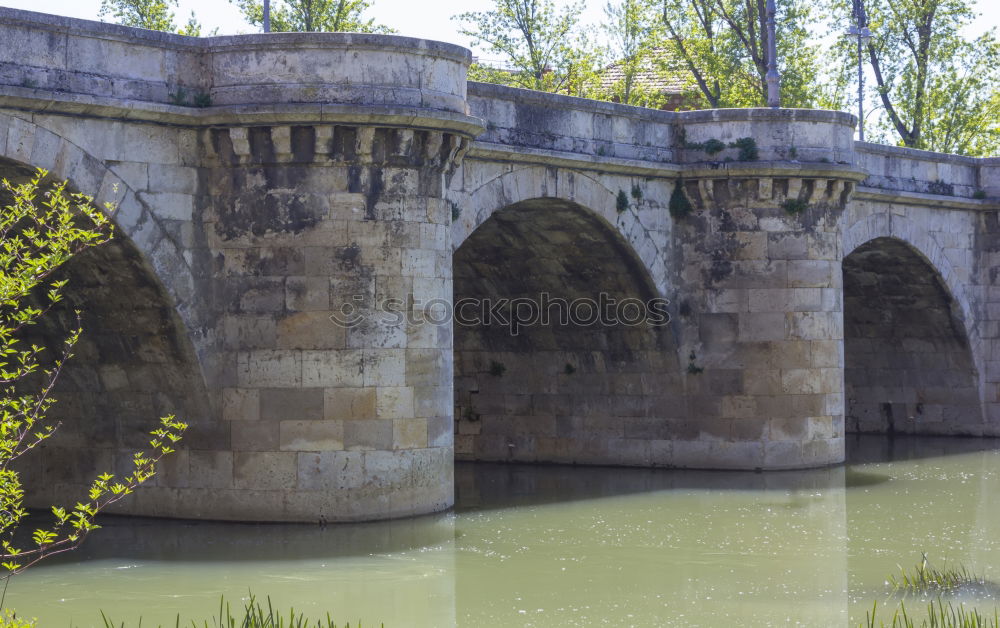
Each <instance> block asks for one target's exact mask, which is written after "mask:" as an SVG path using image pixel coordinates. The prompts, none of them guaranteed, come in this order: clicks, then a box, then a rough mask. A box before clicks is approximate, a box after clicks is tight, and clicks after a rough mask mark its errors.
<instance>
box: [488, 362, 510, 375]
mask: <svg viewBox="0 0 1000 628" xmlns="http://www.w3.org/2000/svg"><path fill="white" fill-rule="evenodd" d="M506 372H507V367H506V366H504V365H503V362H497V361H496V360H491V361H490V375H492V376H493V377H503V374H504V373H506Z"/></svg>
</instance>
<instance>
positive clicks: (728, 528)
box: [6, 437, 1000, 628]
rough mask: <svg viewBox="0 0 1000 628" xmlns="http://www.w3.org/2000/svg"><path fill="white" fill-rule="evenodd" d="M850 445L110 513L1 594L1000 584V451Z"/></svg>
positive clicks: (765, 589)
mask: <svg viewBox="0 0 1000 628" xmlns="http://www.w3.org/2000/svg"><path fill="white" fill-rule="evenodd" d="M849 456H850V462H849V464H847V465H845V466H840V467H834V468H827V469H820V470H811V471H801V472H800V471H795V472H775V473H731V472H696V471H668V470H646V469H621V468H588V467H557V466H527V465H511V466H507V465H494V464H460V465H458V467H457V468H456V492H457V505H456V508H455V510H454V511H453V512H450V513H445V514H441V515H435V516H428V517H420V518H415V519H408V520H400V521H391V522H382V523H371V524H359V525H353V524H352V525H330V526H327V527H324V528H321V527H319V526H314V525H251V524H243V525H235V524H217V523H203V522H187V521H161V520H149V519H129V518H109V519H107V520H105V521H104V526H105V527H104V528H103V529H101V530H99V531H97V532H95V533H94V534H93V535H92V537H91V538H90V539H88V541H87V543H86V544H85V546H84V547H83V548H81V549H80V550H79V551H77V552H76V553H74V554H72V555H67V557H66V558H64V559H61V560H54V561H52V562H51V563H49V564H42V565H39V566H37V567H35V568H33V569H32V570H31V571H29V572H27V573H25V574H24V575H23V576H19V577H18V578H16V579H14V580H13V581H12V583H11V585H10V588H9V590H8V592H7V599H6V603H7V606H12V607H14V608H16V609H18V610H19V612H20V614H22V615H27V616H36V617H38V619H39V621H40V626H42V627H43V628H48V627H61V626H67V627H68V626H81V627H83V626H103V622H102V621H101V617H100V612H99V611H100V610H103V611H104V612H105V613H107V614H108V615H109V616H111V617H113V618H114V619H115V620H116V621H117V622H119V624H120V623H121V622H122V621H125V622H126V625H128V626H135V625H137V623H138V621H137V620H138V618H139V617H140V616H141V617H142V625H143V626H156V625H157V624H160V623H162V624H164V625H170V626H173V625H174V620H175V617H176V616H177V615H178V614H180V616H181V618H182V620H183V621H188V622H189V620H190V619H194V618H201V619H205V618H209V617H211V616H212V614H213V613H215V612H216V611H217V609H218V603H219V597H220V595H223V594H224V595H225V596H226V597H227V598H229V599H230V600H232V601H234V602H235V603H237V604H240V603H241V600H242V599H244V598H245V597H246V595H247V593H248V591H253V592H254V593H256V594H257V595H258V596H262V597H263V596H270V597H271V599H272V601H273V603H274V604H275V605H276V606H280V607H284V608H288V607H290V606H294V607H295V609H296V610H302V611H305V612H307V613H309V614H312V615H315V616H321V615H325V614H326V612H327V611H330V613H331V615H332V616H333V617H334V618H335V619H337V620H338V622H346V621H350V622H351V625H352V626H355V625H356V624H355V622H356V621H357V620H358V619H361V620H362V621H363V625H364V626H377V625H379V624H380V623H384V624H385V626H386V627H387V628H396V627H417V628H421V627H435V628H436V627H450V626H461V627H470V628H471V627H479V626H496V627H511V626H546V627H547V626H588V627H589V626H617V627H626V626H643V627H645V626H838V627H839V626H856V625H857V623H858V622H859V621H861V620H863V619H864V616H865V611H866V610H868V609H870V607H871V603H872V602H873V601H874V600H879V601H880V604H881V603H883V602H885V603H888V604H890V605H891V604H895V602H894V601H893V600H890V599H888V590H887V586H886V584H885V579H886V577H887V576H889V575H890V574H892V573H894V572H896V571H897V569H898V567H897V565H908V566H909V565H913V564H915V563H917V562H919V561H920V556H921V553H922V552H927V554H928V556H929V558H930V560H931V561H932V562H933V563H936V564H937V565H939V566H940V565H941V564H943V563H945V562H947V563H948V564H957V563H962V564H964V565H966V566H968V567H970V568H971V569H973V570H974V571H976V572H977V573H982V574H984V575H985V576H986V577H988V578H990V579H992V580H994V581H998V580H1000V443H998V442H997V441H991V440H976V439H919V440H915V439H895V440H888V439H885V438H880V437H863V438H852V439H850V445H849ZM967 602H968V603H975V604H978V605H979V606H980V607H981V608H986V609H992V608H993V604H994V600H967ZM183 621H182V623H183ZM210 625H211V623H210Z"/></svg>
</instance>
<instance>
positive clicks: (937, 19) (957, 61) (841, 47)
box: [832, 0, 1000, 155]
mask: <svg viewBox="0 0 1000 628" xmlns="http://www.w3.org/2000/svg"><path fill="white" fill-rule="evenodd" d="M970 5H971V3H970V2H967V1H966V0H891V1H890V0H866V1H864V2H862V3H861V13H862V14H861V22H862V25H865V24H867V25H868V26H869V27H870V28H871V30H872V33H873V38H872V40H871V42H869V44H868V46H867V50H866V51H865V52H866V55H865V56H866V59H865V61H866V63H867V64H868V65H869V66H870V67H871V69H872V74H873V75H874V78H875V88H876V93H877V98H878V102H879V104H880V105H881V108H882V112H884V115H882V116H881V117H880V118H879V119H878V121H877V128H876V134H875V136H876V138H878V139H881V140H882V141H892V137H893V136H895V137H896V139H897V141H898V142H899V143H900V144H901V145H903V146H909V147H911V148H922V149H927V150H936V151H942V152H952V153H963V154H968V155H988V154H995V153H996V152H997V149H998V148H1000V129H998V127H997V120H998V117H1000V109H998V107H1000V96H998V92H997V85H998V79H1000V69H998V68H1000V44H998V42H997V39H996V36H995V33H994V31H992V30H991V31H989V32H987V33H985V34H983V35H981V36H979V37H978V38H976V39H975V40H972V41H970V40H968V39H966V38H965V37H963V36H962V34H961V30H962V28H963V27H965V26H967V25H968V24H970V23H971V22H972V21H973V20H974V19H975V18H976V13H975V12H974V11H973V10H972V8H971V6H970ZM832 8H833V9H834V11H836V14H837V15H839V16H840V18H841V20H840V22H839V23H838V25H837V26H838V27H840V28H846V26H847V24H849V23H852V22H853V20H854V19H855V18H853V17H852V15H851V4H850V3H848V2H847V1H846V0H835V1H834V3H833V7H832ZM853 41H854V40H851V41H846V40H843V41H840V42H838V45H837V52H838V54H839V56H840V58H841V60H842V64H841V65H842V67H843V71H844V72H845V73H849V72H854V71H856V69H855V68H856V67H857V66H856V63H857V56H856V55H857V52H856V48H855V46H854V45H853V44H852V42H853Z"/></svg>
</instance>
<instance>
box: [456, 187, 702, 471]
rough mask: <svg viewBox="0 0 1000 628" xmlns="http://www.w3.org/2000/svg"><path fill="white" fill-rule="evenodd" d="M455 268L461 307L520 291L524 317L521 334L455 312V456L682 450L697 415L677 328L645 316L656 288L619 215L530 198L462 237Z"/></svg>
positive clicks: (599, 457)
mask: <svg viewBox="0 0 1000 628" xmlns="http://www.w3.org/2000/svg"><path fill="white" fill-rule="evenodd" d="M454 272H455V303H456V312H457V313H459V314H462V313H465V312H475V314H474V315H473V317H475V318H477V319H479V318H480V315H481V313H483V312H488V311H489V304H491V303H498V301H499V300H500V299H511V300H520V303H519V304H518V305H514V306H512V308H513V310H514V311H510V310H508V309H503V310H500V311H501V312H504V313H506V314H507V315H508V316H514V317H517V318H516V319H515V320H523V321H525V323H526V324H525V325H524V326H523V327H520V328H518V329H517V333H516V335H515V334H512V333H511V328H510V326H508V325H504V324H502V323H501V322H500V321H496V320H494V321H491V324H487V321H481V320H479V321H473V320H469V321H468V322H467V323H466V324H463V323H462V321H456V326H455V332H454V333H455V423H456V430H457V435H456V437H455V438H456V449H455V454H456V458H459V459H477V460H520V461H545V462H569V463H589V464H627V465H639V466H649V465H657V464H658V465H665V464H670V462H671V459H670V456H669V453H670V444H671V443H670V441H671V440H672V439H673V438H674V437H675V435H676V434H678V433H681V432H683V431H684V430H685V429H691V428H690V427H689V426H688V425H687V424H686V422H685V421H684V419H685V412H684V408H683V395H684V393H683V388H682V384H683V382H682V377H681V373H680V371H681V369H680V366H679V364H678V361H677V351H676V347H675V341H674V338H673V335H672V334H671V331H670V329H669V327H666V326H656V325H647V323H646V321H647V319H646V318H645V316H646V304H647V303H648V302H649V301H650V300H651V299H653V298H655V297H656V291H655V288H653V286H652V284H651V281H650V279H649V276H648V272H647V271H646V269H645V267H644V266H643V265H642V263H641V262H640V261H639V260H637V259H635V257H634V254H633V253H632V252H631V250H630V249H629V247H628V246H627V245H626V244H625V243H624V241H622V239H621V237H620V236H619V235H617V234H616V233H615V232H614V231H613V227H612V226H611V225H608V224H606V223H604V222H603V221H602V220H601V219H600V218H597V217H596V216H594V215H593V214H592V213H591V212H589V211H588V210H586V209H584V208H582V207H578V206H574V205H571V204H567V203H565V202H560V201H556V200H552V199H539V200H535V201H524V202H522V203H518V204H516V205H512V206H510V207H508V208H505V209H503V210H501V211H500V212H497V213H495V214H493V216H492V217H491V218H490V219H489V220H488V221H487V222H486V223H484V224H483V225H481V226H480V227H479V228H478V229H477V230H476V231H475V233H473V235H472V236H471V237H470V238H469V239H467V240H466V241H465V242H464V243H463V244H462V246H461V247H460V248H459V249H458V250H457V251H456V252H455V258H454ZM463 301H465V302H467V305H464V304H463ZM480 304H481V305H480ZM532 304H537V306H535V305H532ZM477 306H478V307H477ZM535 307H537V310H535ZM543 313H544V316H545V319H544V320H542V319H540V317H541V316H542V315H543ZM652 314H655V312H653V313H652ZM630 317H634V319H633V318H630ZM640 317H641V320H640ZM471 318H472V317H470V319H471ZM664 322H665V321H664ZM475 323H478V324H475Z"/></svg>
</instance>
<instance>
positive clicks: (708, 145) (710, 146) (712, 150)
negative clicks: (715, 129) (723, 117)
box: [684, 137, 726, 155]
mask: <svg viewBox="0 0 1000 628" xmlns="http://www.w3.org/2000/svg"><path fill="white" fill-rule="evenodd" d="M684 148H689V149H691V150H703V151H705V152H706V153H708V154H709V155H715V154H716V153H721V152H722V151H724V150H726V143H725V142H723V141H722V140H717V139H715V138H714V137H713V138H711V139H708V140H705V141H704V142H685V143H684Z"/></svg>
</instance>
